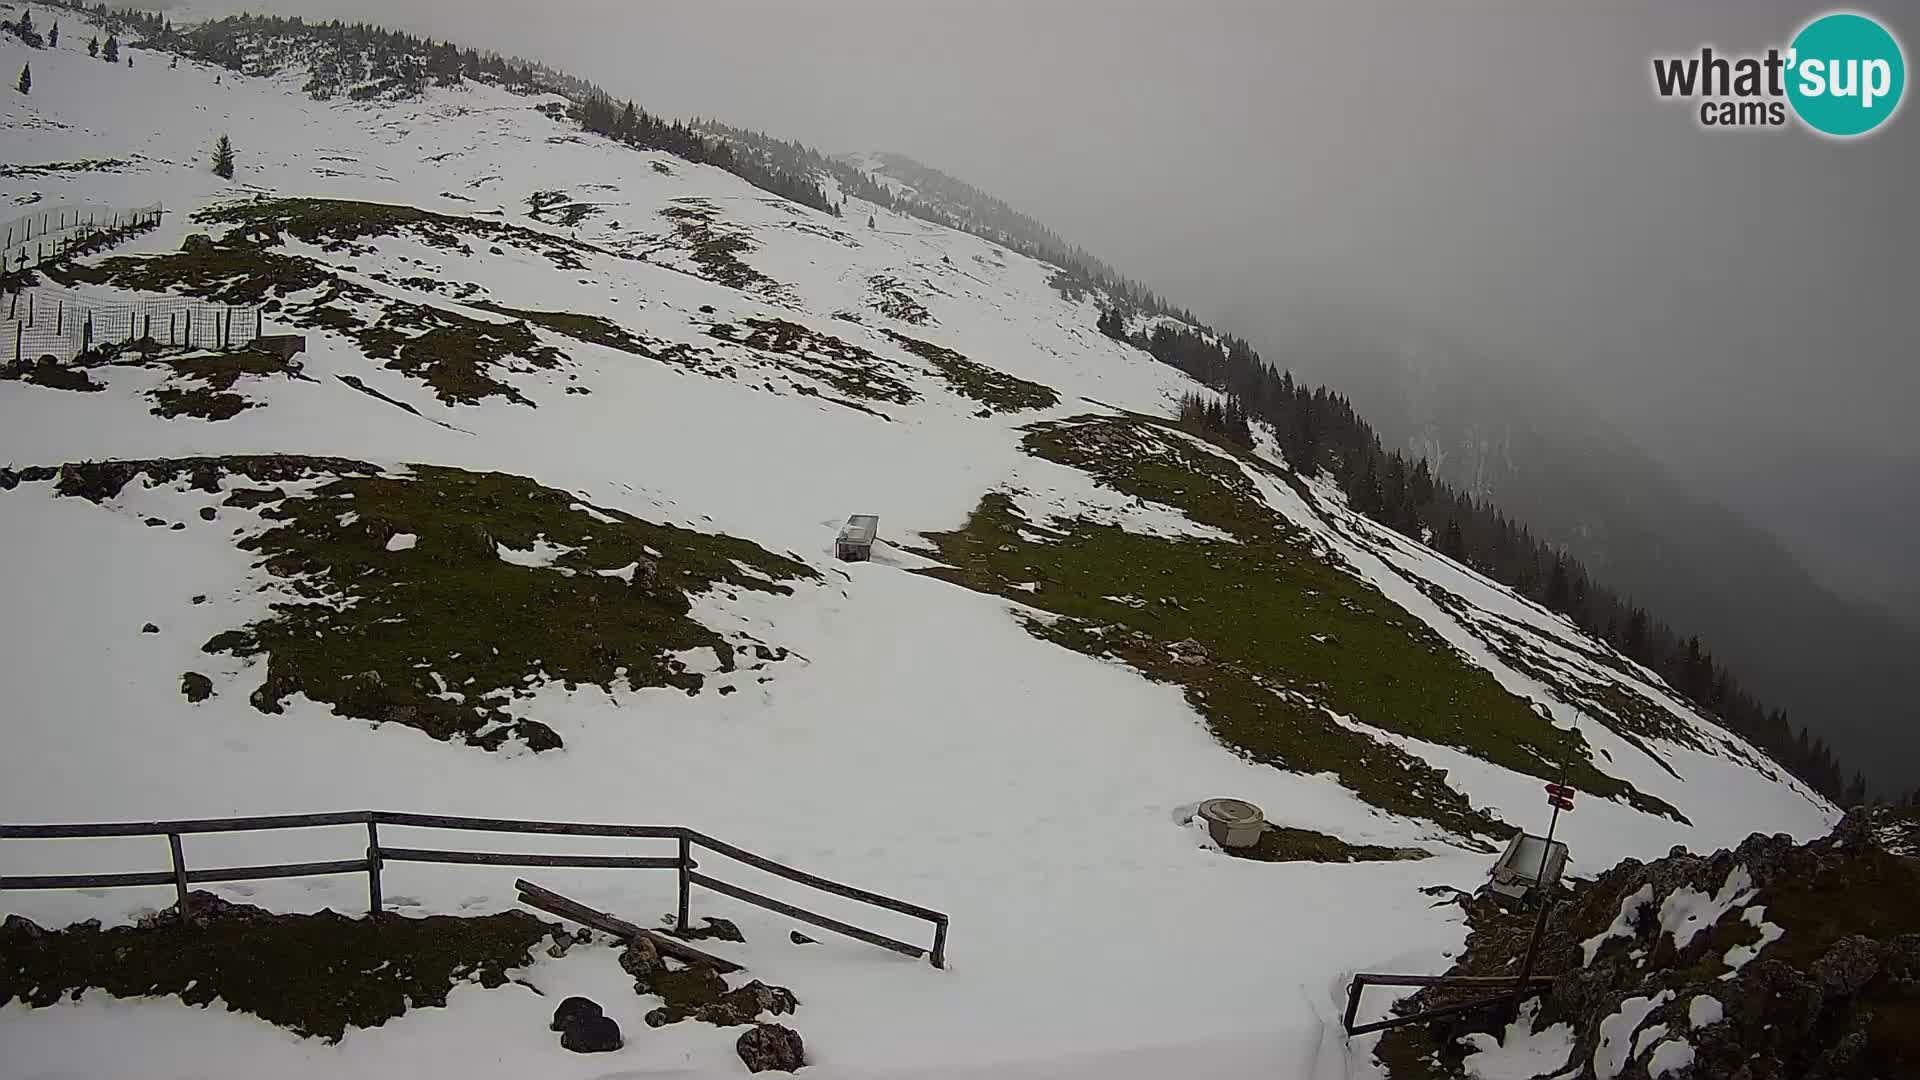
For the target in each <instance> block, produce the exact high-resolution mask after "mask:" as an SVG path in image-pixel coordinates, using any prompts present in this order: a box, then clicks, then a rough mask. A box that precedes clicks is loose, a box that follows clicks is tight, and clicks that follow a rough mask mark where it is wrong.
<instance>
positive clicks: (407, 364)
mask: <svg viewBox="0 0 1920 1080" xmlns="http://www.w3.org/2000/svg"><path fill="white" fill-rule="evenodd" d="M357 337H358V338H359V340H360V347H361V348H362V349H365V350H366V353H367V355H368V356H371V357H374V358H376V359H380V360H385V361H386V362H387V366H388V367H390V368H393V369H394V370H396V371H401V372H404V373H406V374H408V375H411V376H413V377H414V378H416V379H419V380H420V381H421V382H424V383H426V384H427V385H428V386H430V387H432V388H433V391H434V393H435V394H436V395H437V396H438V397H439V398H440V400H441V401H443V402H445V403H447V404H449V405H456V404H457V405H474V404H478V403H479V402H480V401H481V400H482V399H484V398H488V397H503V398H506V399H507V400H508V401H511V402H513V403H515V404H518V405H527V406H531V405H532V404H533V402H532V401H529V400H528V399H527V397H526V395H524V394H522V393H520V391H518V390H516V389H514V388H513V386H512V385H510V384H508V383H506V382H504V381H502V380H501V379H499V378H497V377H496V373H497V372H499V371H502V370H505V371H513V370H520V371H526V370H531V369H536V368H537V369H541V370H548V371H550V370H552V369H554V368H557V367H559V366H560V364H561V362H562V361H564V360H565V359H566V357H565V356H563V355H562V354H561V352H560V350H558V349H556V348H554V347H553V346H551V345H546V344H543V343H542V342H541V341H540V338H539V336H538V335H536V334H535V333H534V332H533V330H532V329H531V328H530V327H529V326H528V325H527V324H526V323H525V322H524V321H514V322H505V323H496V322H487V321H485V320H483V319H473V318H468V317H467V316H465V315H460V314H457V313H455V312H452V311H447V310H445V309H444V308H436V307H424V306H421V305H418V304H405V303H398V302H395V303H390V304H388V305H387V309H386V311H385V312H384V313H383V314H382V315H381V316H380V318H379V320H378V321H376V322H375V323H374V324H373V325H372V326H369V327H367V328H365V329H363V330H361V331H360V332H359V333H358V334H357Z"/></svg>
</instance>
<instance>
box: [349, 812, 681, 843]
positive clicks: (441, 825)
mask: <svg viewBox="0 0 1920 1080" xmlns="http://www.w3.org/2000/svg"><path fill="white" fill-rule="evenodd" d="M373 818H374V820H375V821H378V822H379V823H380V824H382V825H408V826H412V827H414V828H421V829H475V830H479V831H481V832H510V833H542V834H547V835H557V836H645V837H652V838H654V839H658V840H675V839H678V838H679V837H680V836H682V835H683V834H685V833H686V830H685V829H682V828H679V827H678V826H673V825H590V824H588V825H583V824H576V823H574V822H566V821H521V820H515V819H512V818H473V817H448V816H446V815H443V814H395V813H390V812H388V811H384V810H381V811H375V812H374V814H373Z"/></svg>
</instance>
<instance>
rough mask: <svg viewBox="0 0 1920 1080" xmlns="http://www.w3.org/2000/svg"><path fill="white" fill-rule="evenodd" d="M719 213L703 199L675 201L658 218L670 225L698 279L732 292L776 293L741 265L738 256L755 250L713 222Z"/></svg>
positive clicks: (765, 278)
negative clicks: (716, 283) (689, 259)
mask: <svg viewBox="0 0 1920 1080" xmlns="http://www.w3.org/2000/svg"><path fill="white" fill-rule="evenodd" d="M719 213H720V211H719V209H718V208H717V207H715V206H714V205H713V204H712V203H710V202H708V201H706V200H705V199H675V200H674V205H672V206H669V207H667V208H666V209H665V210H662V211H660V216H661V217H664V218H666V219H667V221H668V222H669V223H670V224H672V226H673V231H674V235H675V237H676V239H678V240H679V242H680V244H681V246H682V247H683V248H684V249H685V250H686V252H687V255H688V257H689V258H691V259H692V260H693V262H694V265H696V266H698V267H699V268H700V276H701V277H704V278H706V279H707V280H708V281H713V282H718V283H719V284H721V285H725V286H727V287H728V288H731V289H741V290H752V291H755V292H771V291H774V290H777V289H778V288H779V287H780V285H779V283H778V282H776V281H774V280H773V279H772V278H770V277H768V276H767V275H765V274H763V273H761V272H760V271H758V270H755V269H754V268H753V267H751V266H748V265H747V264H746V263H745V262H743V261H741V259H740V256H741V255H743V254H745V253H747V252H749V251H752V250H753V249H754V245H753V242H752V241H750V240H748V239H747V238H746V237H744V236H741V235H739V234H737V233H735V232H733V231H730V230H728V229H727V228H726V227H724V226H722V225H721V224H720V223H719V222H718V221H717V220H716V219H717V218H718V217H719Z"/></svg>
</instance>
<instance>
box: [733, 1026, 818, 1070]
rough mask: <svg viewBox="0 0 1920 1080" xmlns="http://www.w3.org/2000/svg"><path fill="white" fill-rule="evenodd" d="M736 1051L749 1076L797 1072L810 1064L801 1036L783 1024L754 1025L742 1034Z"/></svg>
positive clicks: (735, 1047)
mask: <svg viewBox="0 0 1920 1080" xmlns="http://www.w3.org/2000/svg"><path fill="white" fill-rule="evenodd" d="M734 1049H735V1050H736V1051H738V1052H739V1054H740V1060H741V1061H744V1062H746V1064H747V1071H748V1072H767V1071H770V1070H771V1071H775V1072H795V1071H797V1070H798V1069H799V1068H800V1067H801V1066H802V1065H805V1064H806V1063H807V1051H806V1045H805V1044H804V1043H803V1042H801V1040H800V1033H799V1032H797V1031H795V1030H793V1029H792V1028H790V1027H784V1026H782V1025H780V1024H755V1025H754V1026H753V1027H752V1029H751V1030H748V1031H745V1032H743V1033H741V1035H740V1039H739V1041H738V1042H736V1043H734Z"/></svg>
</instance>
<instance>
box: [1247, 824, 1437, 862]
mask: <svg viewBox="0 0 1920 1080" xmlns="http://www.w3.org/2000/svg"><path fill="white" fill-rule="evenodd" d="M1220 850H1221V852H1222V853H1224V854H1227V855H1231V856H1233V857H1234V858H1236V859H1251V860H1253V861H1255V862H1319V863H1353V862H1395V861H1402V860H1411V859H1425V858H1427V857H1429V856H1430V855H1431V854H1432V852H1429V851H1426V850H1424V849H1421V848H1398V847H1382V846H1380V845H1378V844H1349V843H1347V842H1346V841H1345V840H1342V839H1340V838H1339V837H1337V836H1329V835H1327V834H1326V833H1323V832H1314V831H1313V830H1312V829H1294V828H1289V827H1287V826H1285V825H1268V826H1267V828H1266V830H1265V831H1264V832H1262V833H1261V834H1260V840H1259V842H1258V843H1256V844H1254V845H1253V846H1252V847H1243V848H1232V847H1224V846H1223V847H1221V849H1220Z"/></svg>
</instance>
